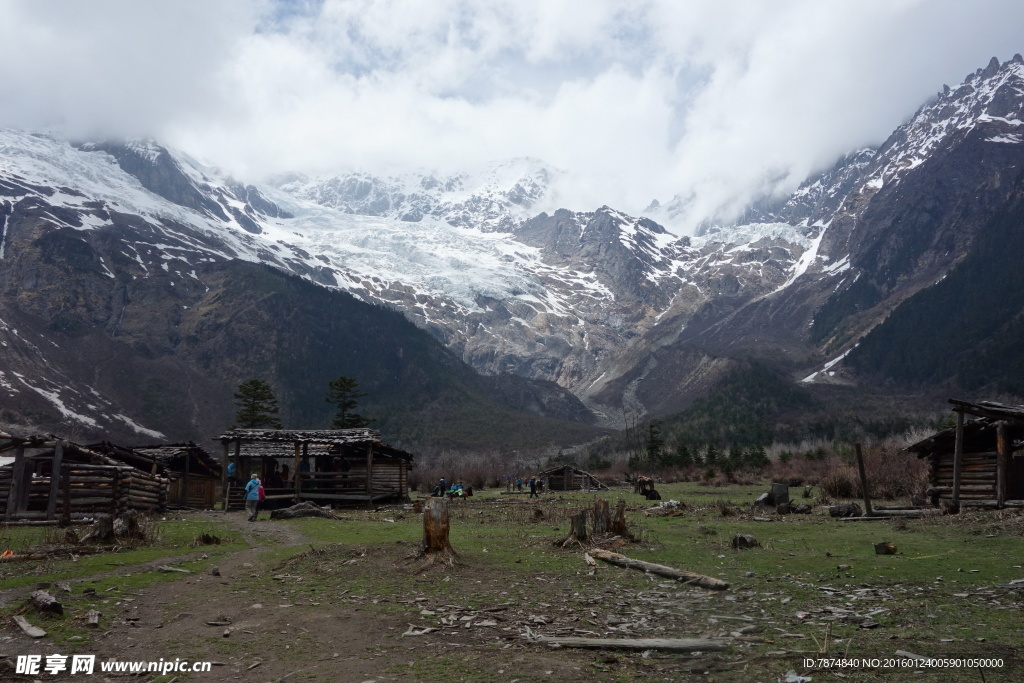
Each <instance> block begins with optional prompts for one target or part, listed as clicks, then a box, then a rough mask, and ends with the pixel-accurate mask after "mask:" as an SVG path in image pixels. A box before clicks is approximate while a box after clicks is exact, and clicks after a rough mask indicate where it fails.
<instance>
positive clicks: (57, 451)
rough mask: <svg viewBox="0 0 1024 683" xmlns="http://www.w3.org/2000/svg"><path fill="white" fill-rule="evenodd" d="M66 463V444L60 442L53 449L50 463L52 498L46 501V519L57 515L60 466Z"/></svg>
mask: <svg viewBox="0 0 1024 683" xmlns="http://www.w3.org/2000/svg"><path fill="white" fill-rule="evenodd" d="M63 461H64V442H63V441H58V442H57V445H56V446H54V447H53V462H51V463H50V498H49V500H47V501H46V519H53V517H54V515H56V514H57V496H59V495H60V465H61V463H62V462H63Z"/></svg>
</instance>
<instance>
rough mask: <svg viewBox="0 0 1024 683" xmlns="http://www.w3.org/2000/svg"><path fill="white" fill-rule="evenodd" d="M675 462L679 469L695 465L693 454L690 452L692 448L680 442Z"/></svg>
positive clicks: (677, 446)
mask: <svg viewBox="0 0 1024 683" xmlns="http://www.w3.org/2000/svg"><path fill="white" fill-rule="evenodd" d="M675 461H676V465H678V466H679V467H689V466H690V465H692V464H693V453H691V452H690V447H689V446H687V445H686V442H685V441H680V442H679V443H678V444H677V445H676V458H675Z"/></svg>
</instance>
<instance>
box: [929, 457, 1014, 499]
mask: <svg viewBox="0 0 1024 683" xmlns="http://www.w3.org/2000/svg"><path fill="white" fill-rule="evenodd" d="M996 462H997V454H996V452H995V451H987V452H983V453H964V455H963V461H962V464H961V469H960V499H961V500H965V501H971V500H994V499H995V498H996ZM930 464H931V468H930V469H931V471H930V473H929V483H930V484H931V486H932V488H933V489H935V490H936V491H937V492H938V494H939V497H940V498H944V499H952V498H953V453H952V452H949V453H939V454H937V455H933V456H932V457H931V463H930Z"/></svg>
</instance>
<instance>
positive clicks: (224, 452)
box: [220, 441, 229, 512]
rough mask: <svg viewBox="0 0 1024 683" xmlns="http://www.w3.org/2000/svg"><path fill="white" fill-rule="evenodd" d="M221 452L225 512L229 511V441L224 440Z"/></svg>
mask: <svg viewBox="0 0 1024 683" xmlns="http://www.w3.org/2000/svg"><path fill="white" fill-rule="evenodd" d="M221 445H222V446H223V448H222V449H221V453H220V491H221V494H222V495H223V496H224V512H227V511H228V496H229V493H228V442H227V441H222V442H221Z"/></svg>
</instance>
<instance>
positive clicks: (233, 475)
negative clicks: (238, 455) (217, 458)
mask: <svg viewBox="0 0 1024 683" xmlns="http://www.w3.org/2000/svg"><path fill="white" fill-rule="evenodd" d="M228 483H229V484H231V485H232V486H238V465H236V464H235V461H234V460H232V461H231V462H229V463H228Z"/></svg>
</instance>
